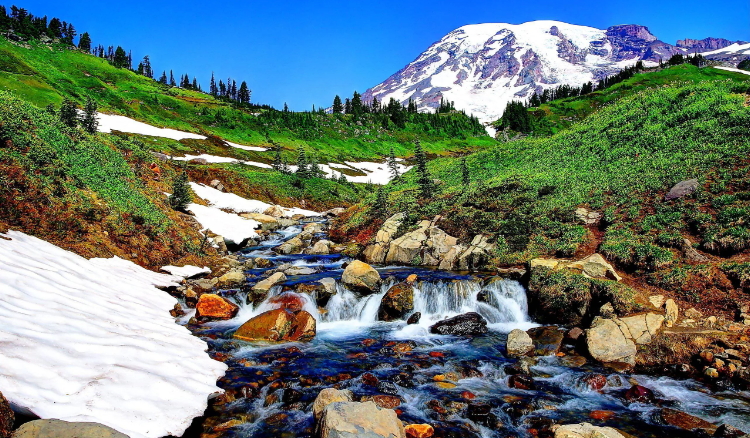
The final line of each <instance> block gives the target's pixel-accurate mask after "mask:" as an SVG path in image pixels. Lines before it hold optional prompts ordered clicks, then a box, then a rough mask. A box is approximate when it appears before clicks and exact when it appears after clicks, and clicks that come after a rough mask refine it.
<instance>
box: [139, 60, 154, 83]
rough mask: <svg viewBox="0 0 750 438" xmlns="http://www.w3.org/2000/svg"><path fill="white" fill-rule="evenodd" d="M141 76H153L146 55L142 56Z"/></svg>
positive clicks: (149, 61)
mask: <svg viewBox="0 0 750 438" xmlns="http://www.w3.org/2000/svg"><path fill="white" fill-rule="evenodd" d="M142 64H143V76H146V77H147V78H151V79H153V78H154V70H153V68H151V58H149V56H148V55H146V56H144V57H143V62H142Z"/></svg>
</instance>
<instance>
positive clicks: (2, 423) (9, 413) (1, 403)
mask: <svg viewBox="0 0 750 438" xmlns="http://www.w3.org/2000/svg"><path fill="white" fill-rule="evenodd" d="M14 419H15V415H14V414H13V409H11V407H10V403H8V400H6V399H5V397H4V396H3V393H2V392H0V438H10V434H11V432H12V431H13V421H14Z"/></svg>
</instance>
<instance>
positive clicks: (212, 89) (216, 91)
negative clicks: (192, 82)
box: [208, 72, 219, 97]
mask: <svg viewBox="0 0 750 438" xmlns="http://www.w3.org/2000/svg"><path fill="white" fill-rule="evenodd" d="M208 92H209V93H210V94H211V96H213V97H216V95H217V94H219V89H218V88H217V87H216V79H214V72H211V85H210V86H209V91H208Z"/></svg>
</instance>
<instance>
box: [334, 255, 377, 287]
mask: <svg viewBox="0 0 750 438" xmlns="http://www.w3.org/2000/svg"><path fill="white" fill-rule="evenodd" d="M341 281H342V282H343V283H344V284H345V285H346V286H348V287H349V288H350V289H353V290H356V291H358V292H362V293H365V294H372V293H374V292H377V291H378V290H379V289H380V283H382V279H381V278H380V274H379V273H378V271H376V270H375V268H373V267H372V266H370V265H368V264H367V263H363V262H360V261H359V260H355V261H353V262H351V263H350V264H349V266H347V267H346V269H344V274H343V275H342V276H341Z"/></svg>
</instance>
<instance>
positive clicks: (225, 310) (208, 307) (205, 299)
mask: <svg viewBox="0 0 750 438" xmlns="http://www.w3.org/2000/svg"><path fill="white" fill-rule="evenodd" d="M239 310H240V308H239V307H237V306H236V305H235V304H234V303H230V302H229V301H227V300H225V299H224V298H222V297H220V296H219V295H216V294H204V295H201V297H200V299H199V300H198V304H196V305H195V316H196V318H204V319H232V318H234V317H235V316H236V315H237V312H238V311H239Z"/></svg>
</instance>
